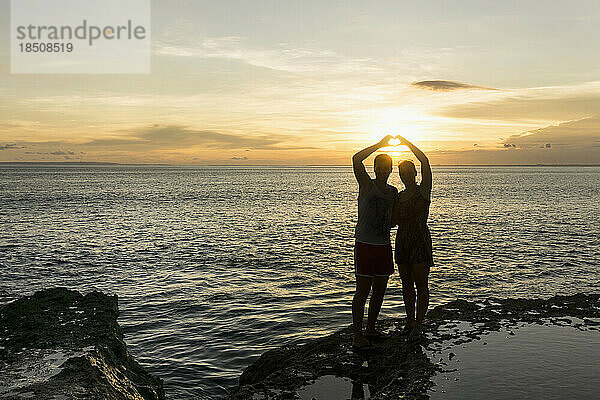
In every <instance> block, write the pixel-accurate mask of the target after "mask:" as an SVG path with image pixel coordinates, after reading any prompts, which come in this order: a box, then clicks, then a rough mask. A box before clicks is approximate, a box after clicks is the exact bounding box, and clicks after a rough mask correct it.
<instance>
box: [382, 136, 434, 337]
mask: <svg viewBox="0 0 600 400" xmlns="http://www.w3.org/2000/svg"><path fill="white" fill-rule="evenodd" d="M398 139H400V144H403V145H406V146H407V147H408V148H409V149H410V150H411V151H412V152H413V154H414V155H415V156H416V157H417V159H418V160H419V162H420V163H421V183H420V184H417V182H416V180H415V178H416V176H417V169H416V168H415V165H414V164H413V163H412V161H403V162H401V163H400V164H399V165H398V172H399V173H400V179H401V180H402V183H404V186H405V189H404V190H403V191H401V192H399V193H398V196H397V197H396V201H395V203H394V209H393V211H392V226H393V225H398V233H397V234H396V246H395V260H396V264H398V270H399V272H400V279H401V280H402V297H403V298H404V306H405V308H406V326H405V327H404V329H403V332H405V333H410V336H409V339H411V340H414V339H418V338H419V336H420V335H421V332H422V324H423V319H424V318H425V313H427V307H428V306H429V287H428V283H427V278H428V276H429V269H430V268H431V267H432V266H433V252H432V246H431V235H430V233H429V228H428V227H427V217H428V216H429V203H430V196H431V167H430V165H429V160H428V159H427V156H425V154H424V153H423V152H422V151H421V150H419V149H418V148H417V147H416V146H415V145H414V144H412V143H411V142H409V141H408V140H406V139H405V138H403V137H401V136H398ZM415 286H416V289H417V291H416V296H415ZM415 300H416V318H415Z"/></svg>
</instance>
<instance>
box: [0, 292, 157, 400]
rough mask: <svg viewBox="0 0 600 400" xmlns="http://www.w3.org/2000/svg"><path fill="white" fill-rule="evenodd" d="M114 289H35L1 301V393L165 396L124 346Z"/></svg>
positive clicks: (66, 396)
mask: <svg viewBox="0 0 600 400" xmlns="http://www.w3.org/2000/svg"><path fill="white" fill-rule="evenodd" d="M118 315H119V309H118V301H117V296H107V295H105V294H103V293H100V292H91V293H88V294H86V295H85V296H84V295H82V294H81V293H79V292H77V291H74V290H69V289H66V288H53V289H47V290H42V291H38V292H36V293H34V294H33V295H31V296H27V297H23V298H20V299H18V300H15V301H13V302H10V303H8V304H5V305H3V306H0V398H2V399H23V398H35V399H110V400H113V399H114V400H117V399H152V400H161V399H164V398H165V394H164V390H163V385H162V380H161V379H159V378H156V377H154V376H152V375H150V374H149V373H148V372H147V371H146V370H144V369H143V368H142V367H141V366H140V365H139V364H138V363H137V362H136V361H135V360H134V359H133V357H132V356H131V355H130V354H129V352H128V351H127V347H126V345H125V342H124V341H123V332H122V330H121V328H120V326H119V325H118V323H117V317H118Z"/></svg>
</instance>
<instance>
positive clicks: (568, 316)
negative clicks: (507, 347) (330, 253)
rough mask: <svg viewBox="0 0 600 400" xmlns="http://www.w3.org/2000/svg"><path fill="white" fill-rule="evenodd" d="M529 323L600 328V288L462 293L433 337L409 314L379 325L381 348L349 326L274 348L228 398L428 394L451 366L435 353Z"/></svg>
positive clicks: (440, 317)
mask: <svg viewBox="0 0 600 400" xmlns="http://www.w3.org/2000/svg"><path fill="white" fill-rule="evenodd" d="M523 323H529V324H546V325H547V324H552V325H560V326H570V327H573V328H575V329H579V330H594V331H600V294H577V295H573V296H555V297H552V298H549V299H498V298H490V299H488V300H486V301H484V302H470V301H465V300H455V301H452V302H450V303H448V304H445V305H441V306H437V307H435V308H434V309H432V310H431V311H430V312H429V314H428V318H427V320H426V325H425V336H424V337H423V338H422V339H421V340H420V341H419V342H418V343H412V342H409V341H407V338H406V337H405V336H403V335H402V334H401V332H400V329H401V328H402V326H403V320H401V319H384V320H382V321H380V323H379V326H378V328H379V329H380V330H382V331H384V332H386V333H388V334H390V335H391V337H390V338H389V339H386V340H383V341H381V342H379V343H375V348H374V349H373V350H370V351H362V352H358V353H357V352H354V351H353V350H352V348H351V345H350V343H351V327H350V326H349V327H347V328H344V329H342V330H340V331H337V332H335V333H333V334H332V335H329V336H326V337H323V338H319V339H316V340H312V341H310V342H308V343H306V344H304V345H299V346H297V345H294V346H284V347H281V348H278V349H274V350H270V351H267V352H266V353H264V354H263V355H262V356H261V357H260V358H259V359H258V360H257V361H256V362H255V363H253V364H252V365H250V366H249V367H248V368H247V369H246V370H245V371H244V372H243V374H242V375H241V377H240V380H239V385H238V386H237V387H236V388H234V389H233V390H232V391H231V393H230V395H229V396H228V397H227V398H228V399H229V400H246V399H253V400H257V399H298V398H311V396H310V395H309V396H308V397H306V396H307V393H308V392H307V391H306V388H309V387H311V386H313V387H315V386H317V385H318V384H319V382H321V383H322V385H321V387H323V388H327V387H332V386H335V385H336V384H346V385H349V386H351V388H352V398H370V399H398V398H406V399H427V398H429V396H428V394H427V393H428V391H429V390H430V389H432V387H433V386H434V383H433V382H432V377H433V376H434V375H435V374H437V373H442V372H445V365H446V364H445V363H444V362H443V361H441V360H440V361H438V362H435V361H434V357H433V356H432V354H435V353H436V352H437V353H438V354H439V353H440V352H441V351H443V350H445V349H448V348H450V347H451V346H453V345H459V344H462V343H467V342H470V341H473V340H478V339H480V338H481V336H482V335H485V334H486V333H490V332H497V331H500V330H501V329H503V330H507V332H509V333H508V334H509V335H510V334H513V333H512V330H511V329H514V328H516V327H517V325H518V324H523ZM467 325H468V327H467ZM451 357H452V353H450V358H451ZM303 391H304V392H305V393H304V396H301V395H302V394H303V393H302V392H303ZM319 398H325V397H319Z"/></svg>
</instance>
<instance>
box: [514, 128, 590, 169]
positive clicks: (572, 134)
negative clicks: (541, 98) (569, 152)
mask: <svg viewBox="0 0 600 400" xmlns="http://www.w3.org/2000/svg"><path fill="white" fill-rule="evenodd" d="M508 143H511V144H516V145H517V146H518V147H520V148H534V147H535V148H540V147H543V148H547V149H554V148H557V147H558V148H572V149H575V148H579V149H588V148H590V147H594V146H598V145H599V144H600V117H590V118H584V119H579V120H575V121H566V122H563V123H560V124H558V125H550V126H547V127H544V128H540V129H534V130H531V131H527V132H523V133H521V134H518V135H512V136H510V137H508V138H507V139H505V140H504V146H505V147H506V145H507V144H508ZM598 161H600V159H599V160H598Z"/></svg>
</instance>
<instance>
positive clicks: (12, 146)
mask: <svg viewBox="0 0 600 400" xmlns="http://www.w3.org/2000/svg"><path fill="white" fill-rule="evenodd" d="M22 148H23V147H19V146H17V144H16V143H7V144H5V145H4V146H3V145H1V144H0V150H10V149H22Z"/></svg>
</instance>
